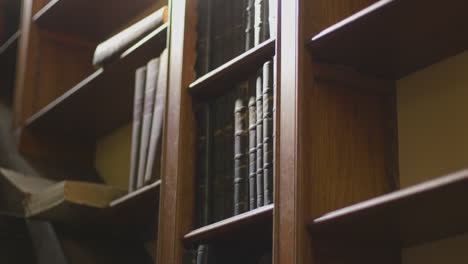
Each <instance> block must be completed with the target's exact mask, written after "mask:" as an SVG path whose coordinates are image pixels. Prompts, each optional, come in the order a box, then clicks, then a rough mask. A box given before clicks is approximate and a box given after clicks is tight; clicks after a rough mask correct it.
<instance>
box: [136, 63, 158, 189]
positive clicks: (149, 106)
mask: <svg viewBox="0 0 468 264" xmlns="http://www.w3.org/2000/svg"><path fill="white" fill-rule="evenodd" d="M158 72H159V58H156V59H152V60H150V61H149V62H148V64H147V65H146V83H145V95H144V96H145V99H144V103H143V121H142V126H141V138H140V154H139V161H138V181H137V188H140V187H142V186H143V185H144V180H145V169H146V161H147V155H148V146H149V144H148V143H149V137H150V129H151V122H152V115H153V105H154V97H155V92H156V86H157V82H158V75H159V74H158Z"/></svg>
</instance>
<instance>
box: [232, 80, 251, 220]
mask: <svg viewBox="0 0 468 264" xmlns="http://www.w3.org/2000/svg"><path fill="white" fill-rule="evenodd" d="M244 86H245V84H242V85H241V87H240V94H241V96H239V97H237V99H236V102H235V107H234V133H235V140H234V153H235V156H234V214H235V215H238V214H240V213H243V212H245V211H246V210H247V204H248V203H247V199H248V198H247V196H248V189H247V174H248V169H247V166H248V165H247V163H248V143H247V137H248V129H247V106H246V102H245V100H244V98H245V96H243V95H244V94H245V89H246V88H245V87H244Z"/></svg>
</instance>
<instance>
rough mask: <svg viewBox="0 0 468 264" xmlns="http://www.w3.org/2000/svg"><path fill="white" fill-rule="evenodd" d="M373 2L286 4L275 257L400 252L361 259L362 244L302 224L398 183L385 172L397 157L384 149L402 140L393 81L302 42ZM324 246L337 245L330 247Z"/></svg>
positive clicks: (313, 259) (349, 259)
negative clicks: (324, 236)
mask: <svg viewBox="0 0 468 264" xmlns="http://www.w3.org/2000/svg"><path fill="white" fill-rule="evenodd" d="M370 2H371V1H340V0H338V1H297V2H295V1H294V2H292V3H291V2H282V3H281V5H280V6H281V16H280V21H281V22H280V23H281V26H280V28H281V30H280V31H279V32H278V33H279V44H278V45H279V46H280V47H279V54H278V55H279V57H280V66H279V67H280V68H279V74H280V77H279V78H280V87H278V92H279V93H280V95H279V97H280V98H279V109H280V120H279V122H280V125H279V135H280V139H279V149H278V153H279V155H280V157H279V168H278V174H277V175H276V176H277V178H276V184H277V187H276V194H275V204H276V205H277V208H278V210H277V212H275V236H277V237H275V238H274V243H275V244H274V248H275V252H274V263H375V261H376V260H382V261H383V260H384V259H388V260H391V261H393V260H395V259H398V257H399V255H398V250H397V251H395V250H394V249H393V248H391V249H390V250H377V251H378V252H381V253H382V254H381V255H378V254H377V255H376V256H374V257H373V258H371V257H369V258H361V259H359V258H358V257H359V254H354V253H353V252H359V250H360V252H363V251H365V250H364V249H362V248H361V249H359V248H357V249H356V250H355V251H349V250H348V251H347V250H346V247H341V248H340V247H338V246H335V245H326V244H321V243H320V242H317V241H315V240H314V237H313V236H311V235H309V234H308V233H307V231H305V230H306V226H305V225H304V221H305V220H306V219H307V218H308V217H312V216H313V215H320V212H327V211H328V209H327V208H340V207H342V206H345V205H347V204H349V203H350V202H351V201H353V200H357V201H361V200H363V199H367V198H370V197H373V196H376V195H379V194H382V193H385V192H388V191H390V190H391V189H392V188H393V187H394V183H393V180H394V179H393V175H387V173H388V170H387V168H388V167H392V166H393V160H387V159H386V155H385V151H386V150H387V144H388V143H387V142H394V141H395V140H396V139H395V138H394V137H393V136H394V135H393V134H392V133H387V132H386V126H385V122H386V118H387V113H386V112H385V107H386V106H385V105H386V104H389V103H390V102H387V100H386V96H387V95H388V94H391V93H392V89H393V86H392V85H393V84H392V82H387V81H386V80H378V79H376V78H374V77H369V76H365V75H362V74H359V73H357V72H354V71H352V70H349V69H337V68H335V67H327V66H317V64H316V63H314V61H313V60H312V58H311V56H310V53H309V51H308V50H307V48H306V47H305V45H304V43H305V42H306V40H307V37H308V36H309V34H311V32H317V31H318V30H320V29H322V28H323V27H326V26H327V25H330V24H333V23H334V22H336V21H337V20H339V19H342V18H343V17H345V16H347V15H349V14H351V13H353V12H355V11H357V10H359V9H360V8H363V7H365V6H366V5H367V4H369V3H370ZM291 29H294V30H291ZM323 67H326V68H323ZM352 87H354V88H352ZM356 87H358V88H357V89H356ZM372 87H378V88H377V89H373V88H372ZM369 88H370V89H369ZM390 107H391V105H390ZM322 247H325V248H328V249H331V250H329V251H328V253H326V251H325V253H324V251H323V249H322ZM395 252H397V253H395ZM394 253H395V254H394ZM369 255H371V254H369ZM360 261H361V262H360ZM372 261H374V262H372ZM393 263H397V262H393Z"/></svg>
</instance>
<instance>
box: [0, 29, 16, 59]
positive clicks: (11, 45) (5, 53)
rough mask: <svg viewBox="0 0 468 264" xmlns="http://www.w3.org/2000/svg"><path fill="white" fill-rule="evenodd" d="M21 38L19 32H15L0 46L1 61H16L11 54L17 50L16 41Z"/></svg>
mask: <svg viewBox="0 0 468 264" xmlns="http://www.w3.org/2000/svg"><path fill="white" fill-rule="evenodd" d="M20 36H21V31H19V30H18V31H16V32H15V33H14V34H13V35H12V36H11V37H9V38H8V39H7V40H6V41H5V42H4V43H3V44H2V45H1V46H0V56H1V61H7V60H8V59H7V58H13V59H16V58H15V57H14V56H12V55H11V52H15V54H16V49H17V48H18V41H19V38H20Z"/></svg>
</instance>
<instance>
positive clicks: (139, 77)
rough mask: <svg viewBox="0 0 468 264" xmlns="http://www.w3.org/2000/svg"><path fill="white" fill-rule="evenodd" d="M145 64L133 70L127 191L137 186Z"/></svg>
mask: <svg viewBox="0 0 468 264" xmlns="http://www.w3.org/2000/svg"><path fill="white" fill-rule="evenodd" d="M145 80H146V66H143V67H141V68H138V69H137V70H136V72H135V96H134V99H133V100H134V101H133V126H132V147H131V155H130V180H129V186H128V191H129V192H132V191H134V190H135V189H136V187H137V179H138V157H139V154H140V136H141V122H142V118H143V98H144V91H145Z"/></svg>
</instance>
